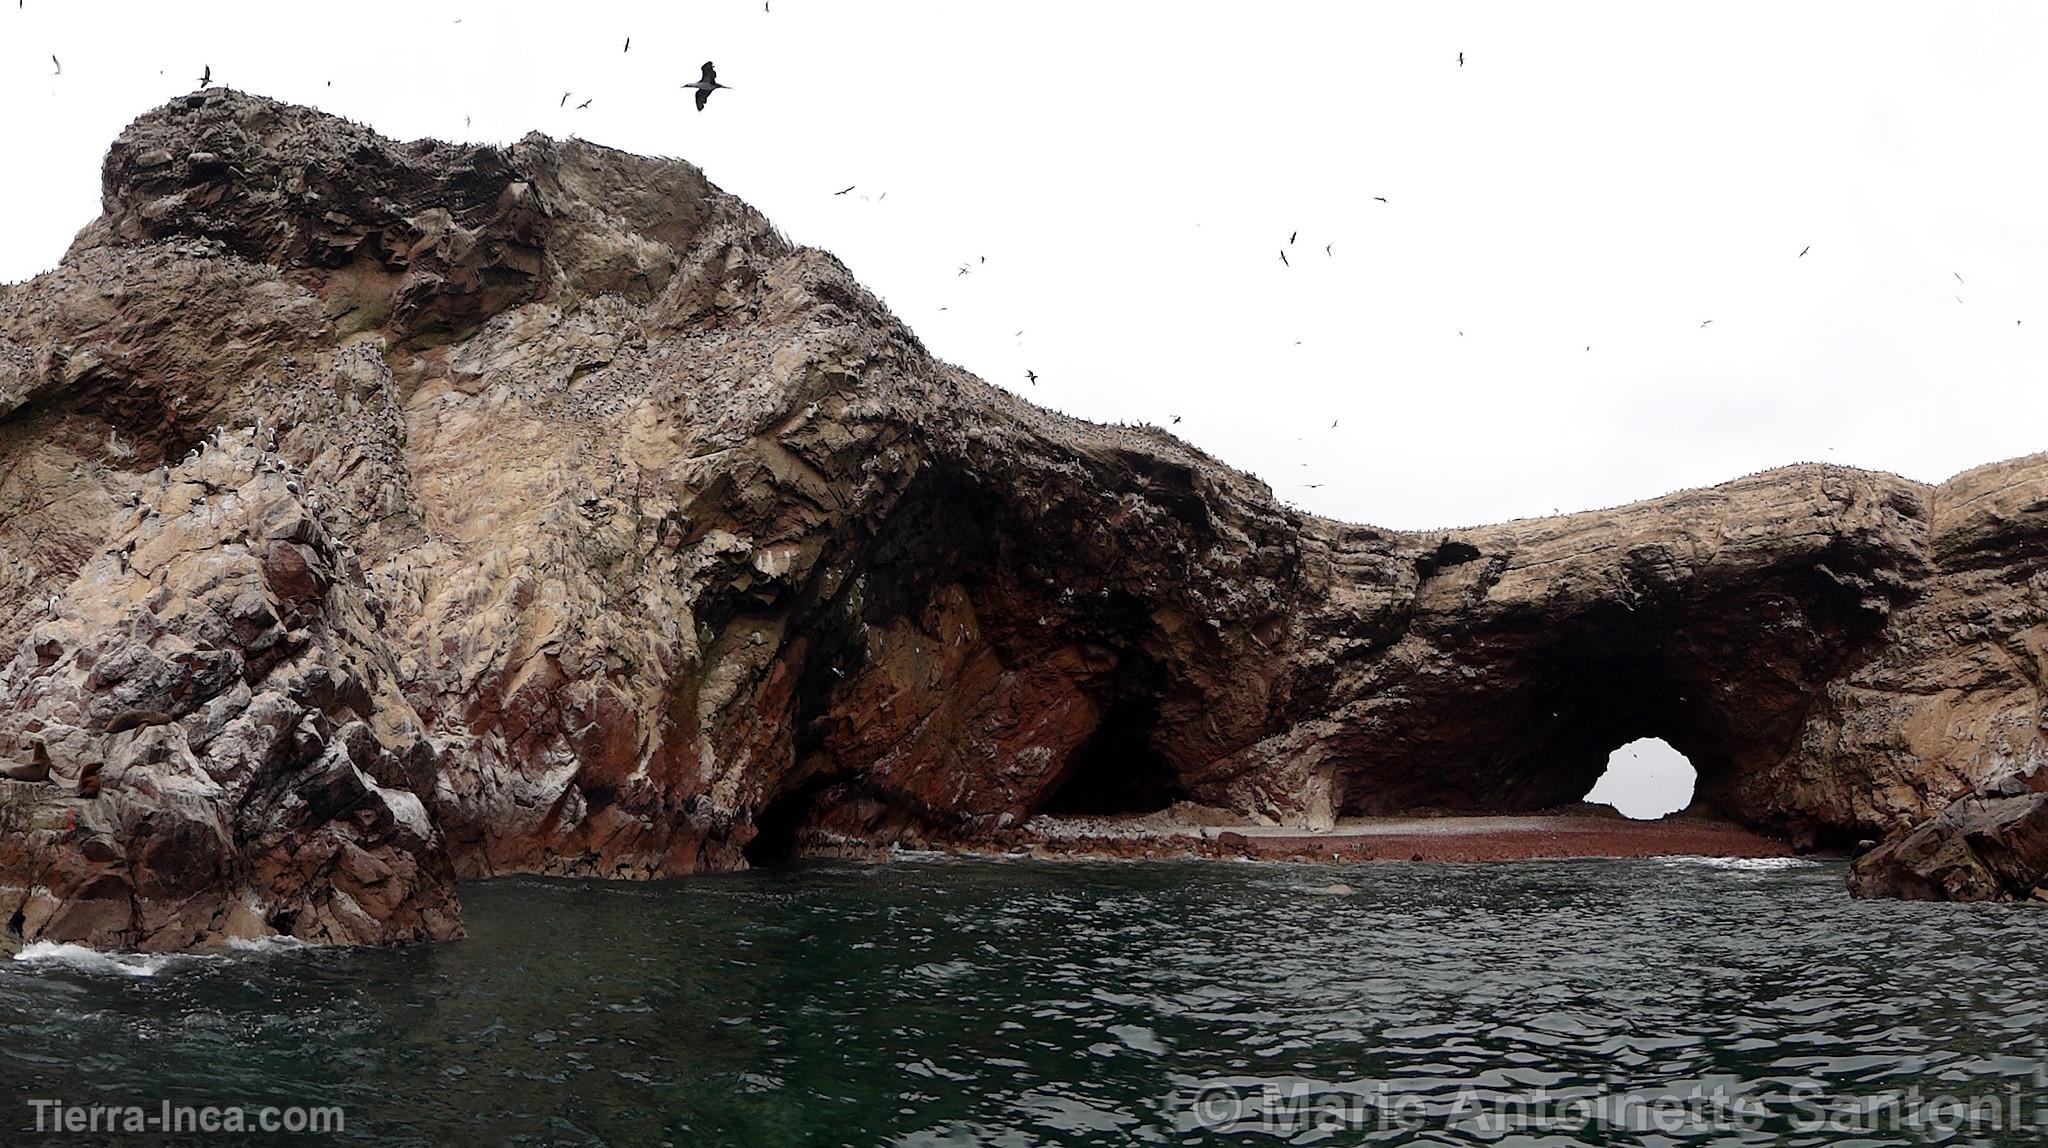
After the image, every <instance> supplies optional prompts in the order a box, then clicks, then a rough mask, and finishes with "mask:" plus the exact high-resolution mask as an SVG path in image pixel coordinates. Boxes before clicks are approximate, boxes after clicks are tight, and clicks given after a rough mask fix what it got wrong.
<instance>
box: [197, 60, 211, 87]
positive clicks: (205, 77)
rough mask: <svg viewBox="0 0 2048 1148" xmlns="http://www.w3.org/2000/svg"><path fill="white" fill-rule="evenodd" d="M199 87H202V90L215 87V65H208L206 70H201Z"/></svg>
mask: <svg viewBox="0 0 2048 1148" xmlns="http://www.w3.org/2000/svg"><path fill="white" fill-rule="evenodd" d="M199 86H200V87H202V88H209V87H212V86H213V65H212V64H208V65H206V67H205V68H203V69H201V71H200V73H199Z"/></svg>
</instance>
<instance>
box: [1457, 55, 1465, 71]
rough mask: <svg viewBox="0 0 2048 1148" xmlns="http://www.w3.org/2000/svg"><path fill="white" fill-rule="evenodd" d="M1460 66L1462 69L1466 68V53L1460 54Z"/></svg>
mask: <svg viewBox="0 0 2048 1148" xmlns="http://www.w3.org/2000/svg"><path fill="white" fill-rule="evenodd" d="M1458 66H1459V67H1461V68H1462V67H1464V66H1465V53H1463V52H1460V53H1458Z"/></svg>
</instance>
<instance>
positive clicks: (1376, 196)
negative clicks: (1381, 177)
mask: <svg viewBox="0 0 2048 1148" xmlns="http://www.w3.org/2000/svg"><path fill="white" fill-rule="evenodd" d="M1373 198H1374V199H1377V200H1379V201H1380V202H1381V203H1385V202H1387V197H1386V196H1384V195H1375V196H1373Z"/></svg>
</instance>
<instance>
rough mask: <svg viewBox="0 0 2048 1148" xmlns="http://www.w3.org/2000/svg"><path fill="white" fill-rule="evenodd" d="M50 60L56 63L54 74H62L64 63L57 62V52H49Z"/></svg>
mask: <svg viewBox="0 0 2048 1148" xmlns="http://www.w3.org/2000/svg"><path fill="white" fill-rule="evenodd" d="M50 62H51V63H52V64H56V65H57V72H56V74H57V75H59V76H61V75H63V74H64V65H63V64H62V63H61V62H59V61H58V59H57V53H55V52H52V53H50Z"/></svg>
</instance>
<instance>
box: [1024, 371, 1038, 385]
mask: <svg viewBox="0 0 2048 1148" xmlns="http://www.w3.org/2000/svg"><path fill="white" fill-rule="evenodd" d="M1024 377H1025V378H1026V379H1028V380H1029V381H1030V383H1031V385H1032V386H1034V387H1035V386H1037V385H1038V372H1037V371H1026V372H1024Z"/></svg>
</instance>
